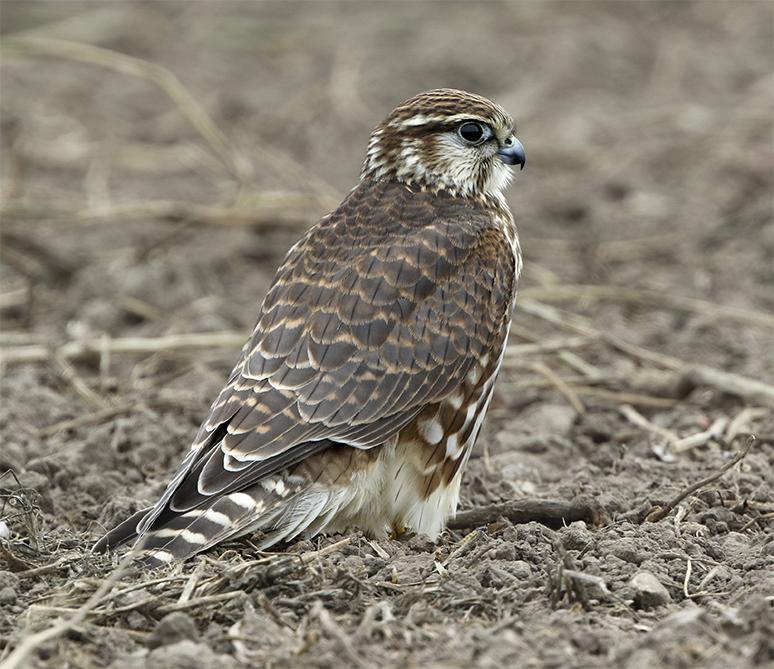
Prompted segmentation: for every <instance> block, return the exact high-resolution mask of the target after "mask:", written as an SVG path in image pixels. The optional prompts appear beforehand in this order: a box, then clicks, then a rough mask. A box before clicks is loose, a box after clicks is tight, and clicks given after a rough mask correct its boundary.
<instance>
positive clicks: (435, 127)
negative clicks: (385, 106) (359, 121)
mask: <svg viewBox="0 0 774 669" xmlns="http://www.w3.org/2000/svg"><path fill="white" fill-rule="evenodd" d="M514 131H515V127H514V123H513V119H512V118H511V116H510V115H509V114H508V113H507V112H506V111H505V110H504V109H503V108H502V107H500V106H499V105H497V104H495V103H494V102H491V101H490V100H487V99H486V98H484V97H481V96H480V95H475V94H473V93H467V92H465V91H458V90H454V89H451V88H439V89H435V90H431V91H426V92H424V93H420V94H419V95H416V96H414V97H413V98H410V99H409V100H406V102H404V103H403V104H401V105H399V106H398V107H396V108H395V109H394V110H393V111H392V112H391V113H390V115H389V116H388V117H387V118H386V119H385V120H384V121H382V122H381V123H380V124H379V125H377V126H376V128H374V131H373V132H372V133H371V138H370V140H369V142H368V151H367V154H366V158H365V162H364V164H363V170H362V172H361V178H363V179H367V178H371V179H396V180H398V181H401V182H403V183H405V184H406V185H408V186H411V187H419V188H422V189H431V190H441V189H445V190H448V191H451V192H453V193H455V194H458V195H460V196H476V195H482V194H493V195H498V194H499V193H500V191H502V189H503V188H505V187H506V186H507V185H508V183H509V182H510V179H511V177H512V173H511V170H510V167H509V165H512V164H515V163H520V164H523V162H524V159H523V148H522V147H521V144H520V143H519V142H518V140H516V139H515V137H513V133H514ZM514 151H518V152H519V153H518V154H515V153H514ZM514 155H518V156H520V160H519V159H515V158H514V157H513V156H514ZM506 156H507V157H506Z"/></svg>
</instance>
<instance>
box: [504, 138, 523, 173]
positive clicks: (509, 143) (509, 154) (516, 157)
mask: <svg viewBox="0 0 774 669" xmlns="http://www.w3.org/2000/svg"><path fill="white" fill-rule="evenodd" d="M503 145H504V146H503V147H502V148H501V149H500V150H499V151H498V152H497V155H498V156H500V160H502V161H503V162H504V163H505V164H506V165H520V166H521V169H524V165H525V164H526V162H527V157H526V155H525V153H524V146H523V145H522V143H521V142H520V141H519V140H518V139H516V138H515V137H509V138H508V139H506V140H505V141H504V142H503Z"/></svg>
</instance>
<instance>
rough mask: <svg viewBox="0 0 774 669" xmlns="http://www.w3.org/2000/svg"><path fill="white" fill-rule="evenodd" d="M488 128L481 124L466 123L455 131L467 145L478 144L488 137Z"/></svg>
mask: <svg viewBox="0 0 774 669" xmlns="http://www.w3.org/2000/svg"><path fill="white" fill-rule="evenodd" d="M487 130H488V128H487V127H486V126H484V125H481V123H475V122H473V121H466V122H465V123H463V124H462V125H461V126H460V127H459V129H458V130H457V134H458V135H459V136H460V137H462V139H464V140H465V141H466V142H467V143H468V144H478V143H479V142H480V141H482V140H483V139H485V138H486V137H487V136H488V133H487Z"/></svg>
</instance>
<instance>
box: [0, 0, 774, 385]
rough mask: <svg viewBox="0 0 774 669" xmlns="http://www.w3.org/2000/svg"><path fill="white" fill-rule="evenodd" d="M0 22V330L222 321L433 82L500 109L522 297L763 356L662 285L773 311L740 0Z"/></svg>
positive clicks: (709, 350) (749, 27)
mask: <svg viewBox="0 0 774 669" xmlns="http://www.w3.org/2000/svg"><path fill="white" fill-rule="evenodd" d="M2 30H3V37H4V40H3V41H4V46H3V53H2V55H3V68H2V102H1V109H2V163H1V166H2V221H3V231H4V233H5V234H4V243H3V255H2V260H3V268H2V270H1V271H2V274H0V278H2V286H3V289H2V294H0V307H1V308H2V315H3V322H4V329H5V330H11V331H13V332H18V333H19V336H20V337H22V338H23V337H25V336H28V335H30V336H31V335H34V336H36V337H40V338H42V339H43V340H45V341H46V342H47V343H59V344H61V343H63V342H65V341H66V340H70V339H72V338H83V337H95V336H101V335H103V334H108V335H109V336H111V337H116V336H125V335H127V334H144V335H150V334H161V333H166V332H181V333H189V332H201V331H206V330H231V329H241V330H243V331H246V328H248V327H249V326H250V325H251V324H252V321H253V319H254V317H255V314H256V311H257V306H258V303H259V302H260V300H261V298H262V295H263V293H264V290H265V288H266V282H267V280H268V279H269V277H270V275H271V273H272V272H273V270H274V268H275V266H276V264H277V263H278V261H279V260H280V258H281V256H282V255H283V253H284V251H285V250H286V249H287V247H288V246H289V245H290V244H291V243H292V241H293V240H294V239H295V238H296V237H297V236H298V235H299V234H300V232H301V231H302V230H303V229H304V228H305V227H307V226H308V225H310V224H312V223H313V222H315V221H316V220H317V219H318V217H319V216H321V215H322V214H324V213H325V212H327V211H329V210H330V209H331V208H333V207H335V206H336V204H337V203H338V202H339V201H340V198H341V197H342V195H343V194H344V193H346V192H347V191H348V190H349V189H350V188H351V187H352V186H353V185H354V184H355V183H356V180H357V175H358V171H359V168H360V163H361V160H362V158H363V154H364V148H365V145H366V142H367V139H368V135H369V132H370V130H371V128H372V127H373V126H374V125H375V124H376V123H377V122H378V121H379V120H380V119H381V118H382V117H383V116H384V115H385V114H386V113H387V112H389V110H390V109H392V108H393V107H394V106H395V105H397V104H398V103H400V102H401V101H402V100H404V99H405V98H407V97H409V96H411V95H413V94H414V93H416V92H418V91H421V90H424V89H428V88H434V87H439V86H450V87H456V88H463V89H468V90H471V91H475V92H477V93H480V94H482V95H485V96H488V97H491V98H492V99H494V100H496V101H497V102H499V103H500V104H502V105H503V106H505V107H506V108H507V109H508V110H509V111H510V112H511V113H512V114H513V115H514V117H515V118H516V119H517V124H518V135H519V136H520V138H521V139H522V141H523V142H524V144H525V146H526V149H527V153H528V157H529V167H528V169H527V170H525V171H524V172H523V173H521V174H519V175H518V178H517V179H516V182H515V184H514V186H513V187H512V188H511V189H510V191H509V194H508V198H509V201H510V203H511V206H512V208H513V210H514V212H515V214H516V219H517V223H518V225H519V228H520V231H521V235H522V238H523V247H524V251H525V254H526V260H527V262H526V269H525V272H524V279H523V283H522V285H523V286H524V287H527V288H529V287H537V286H542V287H543V290H542V291H541V292H540V293H537V292H535V293H532V296H533V297H538V296H539V297H540V298H541V299H544V300H550V301H551V302H552V303H553V304H555V305H556V306H563V307H568V308H571V309H573V310H576V311H579V312H583V313H585V314H586V315H588V316H590V317H591V318H592V319H594V320H595V322H596V323H597V325H599V326H603V327H604V328H605V329H614V330H615V331H616V332H617V333H618V334H621V335H625V336H626V337H627V338H629V339H632V340H635V341H638V342H639V343H643V344H647V345H652V346H654V347H655V348H659V349H660V348H664V347H666V348H667V349H669V352H670V353H673V354H675V355H678V356H684V357H686V358H688V359H692V360H702V361H704V360H705V359H706V358H707V357H709V358H710V359H711V360H712V362H713V363H714V364H717V365H719V366H722V367H724V368H729V369H736V370H739V371H745V372H747V373H749V374H752V375H755V376H762V375H764V374H765V375H768V376H769V378H771V377H772V372H773V371H774V367H773V366H772V354H771V347H770V346H766V345H765V344H768V343H770V341H767V338H766V337H762V334H763V333H762V332H761V331H760V329H752V330H751V329H749V328H748V327H744V326H743V325H742V324H740V321H739V320H732V321H731V322H725V320H724V319H723V318H722V317H719V315H718V313H715V312H712V311H710V312H708V313H701V310H700V308H699V307H697V305H693V306H694V307H696V308H694V309H687V308H677V309H675V308H674V304H672V303H673V302H674V301H675V299H676V298H682V297H685V298H688V297H691V298H700V299H702V300H705V301H706V302H707V303H708V305H709V307H711V306H713V305H726V306H728V307H737V308H744V309H748V310H755V311H763V312H767V313H769V314H770V313H771V310H772V307H773V306H774V292H773V289H772V272H774V265H773V264H772V254H773V253H774V249H773V245H774V236H773V232H772V109H773V107H772V64H773V62H774V51H773V49H774V41H773V40H772V12H771V7H770V6H769V5H767V4H766V3H758V2H726V3H724V2H698V3H690V2H608V3H595V2H500V3H498V2H484V3H471V2H459V3H457V2H417V3H412V2H386V1H385V2H328V1H322V2H308V3H303V2H227V3H217V2H193V3H191V2H175V1H168V2H111V3H100V2H71V1H69V0H60V1H57V2H38V1H34V2H29V1H25V2H13V1H8V0H4V2H3V3H2ZM581 284H594V285H596V286H603V287H607V288H610V289H612V291H611V290H597V291H594V290H583V289H582V288H579V285H581ZM552 287H562V289H561V290H558V289H557V290H554V289H552ZM562 291H564V292H562ZM638 291H639V292H638ZM643 291H655V292H654V293H647V292H643ZM524 294H525V296H528V295H529V292H526V293H524ZM659 300H661V302H662V303H661V304H659ZM665 306H668V308H667V309H666V310H665V309H663V308H659V307H665ZM683 306H686V305H683ZM697 308H699V312H697ZM519 322H520V323H521V325H522V326H523V327H524V328H525V329H529V328H530V327H531V326H532V324H531V323H530V321H529V320H522V321H517V323H519ZM21 333H24V334H21ZM5 336H6V339H7V337H8V335H5ZM14 341H15V340H14Z"/></svg>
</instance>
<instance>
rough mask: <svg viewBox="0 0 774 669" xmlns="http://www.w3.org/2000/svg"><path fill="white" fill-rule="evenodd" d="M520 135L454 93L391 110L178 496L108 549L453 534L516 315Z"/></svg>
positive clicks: (282, 289) (224, 393)
mask: <svg viewBox="0 0 774 669" xmlns="http://www.w3.org/2000/svg"><path fill="white" fill-rule="evenodd" d="M463 126H464V127H463ZM514 132H515V126H514V123H513V120H512V118H511V117H510V116H509V115H508V114H507V113H506V112H505V111H504V110H503V109H502V108H501V107H499V106H498V105H496V104H494V103H493V102H491V101H489V100H487V99H485V98H482V97H480V96H478V95H473V94H470V93H465V92H463V91H456V90H451V89H438V90H434V91H428V92H426V93H422V94H420V95H417V96H415V97H413V98H411V99H410V100H407V101H406V102H405V103H403V104H401V105H399V106H398V107H397V108H396V109H395V110H394V111H393V112H392V113H391V114H390V115H389V116H388V117H387V118H386V119H385V120H384V121H383V122H382V123H380V124H379V125H378V126H377V127H376V128H375V129H374V131H373V133H372V135H371V138H370V141H369V143H368V148H367V151H366V158H365V162H364V165H363V170H362V173H361V180H360V183H359V184H358V185H357V186H356V187H355V188H354V189H353V190H352V191H350V193H349V194H348V195H347V197H346V198H345V199H344V201H343V202H342V203H341V204H340V206H339V207H338V208H337V209H336V210H335V211H333V212H332V213H331V214H329V215H328V216H326V217H325V218H323V219H322V220H321V221H320V222H319V223H317V224H316V225H315V226H313V227H312V228H311V229H310V230H309V231H308V232H307V233H306V234H305V235H304V236H303V237H302V238H301V239H300V240H299V241H298V242H297V243H296V244H294V245H293V247H292V248H291V249H290V251H289V252H288V254H287V256H286V257H285V259H284V261H283V263H282V265H281V266H280V267H279V269H278V270H277V273H276V275H275V277H274V279H273V281H272V284H271V286H270V288H269V291H268V293H267V295H266V297H265V299H264V301H263V304H262V305H261V309H260V313H259V315H258V320H257V323H256V325H255V328H254V330H253V332H252V334H251V335H250V337H249V339H248V341H247V343H246V344H245V346H244V348H243V349H242V352H241V355H240V358H239V360H238V362H237V364H236V366H235V367H234V369H233V371H232V373H231V375H230V376H229V378H228V380H227V381H226V383H225V385H224V387H223V389H222V390H221V392H220V393H219V395H218V396H217V397H216V398H215V400H214V401H213V403H212V405H211V407H210V410H209V413H208V415H207V416H206V417H205V419H204V421H203V422H202V425H201V427H200V429H199V431H198V434H197V435H196V437H195V439H194V441H193V444H192V445H191V448H190V450H188V452H187V454H186V455H185V457H184V458H183V460H182V462H181V464H180V466H179V468H178V470H177V471H176V472H175V474H174V476H172V478H171V480H170V482H169V484H168V485H167V488H166V490H165V491H164V492H163V494H162V495H161V496H160V498H159V499H158V500H157V501H156V502H155V503H154V504H153V505H152V506H149V507H148V508H146V509H143V510H142V511H139V512H138V513H136V514H135V515H134V516H132V517H131V518H128V519H127V520H125V521H124V522H123V523H121V524H119V525H118V526H117V527H115V528H113V529H112V530H111V531H110V532H108V533H107V534H106V535H105V536H104V537H102V539H100V541H99V542H98V543H97V544H96V546H95V550H108V549H115V548H116V547H118V546H120V545H122V544H125V543H129V542H132V541H137V542H139V545H141V547H142V548H141V549H142V556H143V558H144V560H145V561H146V562H147V563H148V564H150V565H153V566H165V565H170V564H172V563H174V562H175V561H177V560H180V559H185V558H187V557H190V556H192V555H195V554H196V553H199V552H201V551H204V550H206V549H208V548H210V547H212V546H214V545H216V544H219V543H221V542H223V541H225V540H227V539H233V538H236V537H239V536H243V535H248V534H249V535H251V541H253V543H254V544H255V545H257V546H258V547H260V548H264V549H265V548H269V547H271V546H274V545H276V544H280V543H283V542H289V541H292V540H294V539H296V538H298V537H301V536H314V535H316V534H319V533H321V532H340V531H348V530H351V529H353V528H359V529H361V530H363V531H365V532H366V533H368V534H371V535H377V536H379V535H383V534H384V533H387V532H393V531H400V530H413V531H416V532H419V533H421V534H425V535H427V536H429V537H433V538H434V537H437V536H438V534H439V533H440V532H441V531H442V530H443V528H444V526H445V523H446V520H447V519H448V518H449V516H451V515H453V514H454V512H455V510H456V508H457V501H458V499H459V491H460V485H461V480H462V472H463V469H464V467H465V465H466V463H467V461H468V458H469V456H470V452H471V449H472V448H473V446H474V444H475V442H476V439H477V438H478V434H479V432H480V430H481V426H482V423H483V420H484V416H485V414H486V411H487V408H488V406H489V404H490V402H491V400H492V396H493V393H494V384H495V380H496V378H497V374H498V371H499V369H500V366H501V363H502V359H503V354H504V351H505V345H506V341H507V338H508V331H509V327H510V320H511V314H512V311H513V308H514V300H515V295H516V286H517V281H518V277H519V273H520V271H521V249H520V246H519V240H518V234H517V231H516V226H515V224H514V221H513V217H512V215H511V212H510V210H509V209H508V206H507V204H506V202H505V199H504V197H503V194H502V191H503V189H504V188H505V187H506V185H507V184H508V183H509V182H510V180H511V177H512V170H511V165H513V164H514V161H515V160H516V158H517V157H520V163H521V164H522V165H523V162H524V156H523V147H521V144H520V143H518V141H516V140H515V138H514V137H513V133H514ZM506 147H510V148H506ZM514 147H516V148H518V151H522V153H518V154H515V153H514V150H515V149H514ZM506 158H507V159H506Z"/></svg>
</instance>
